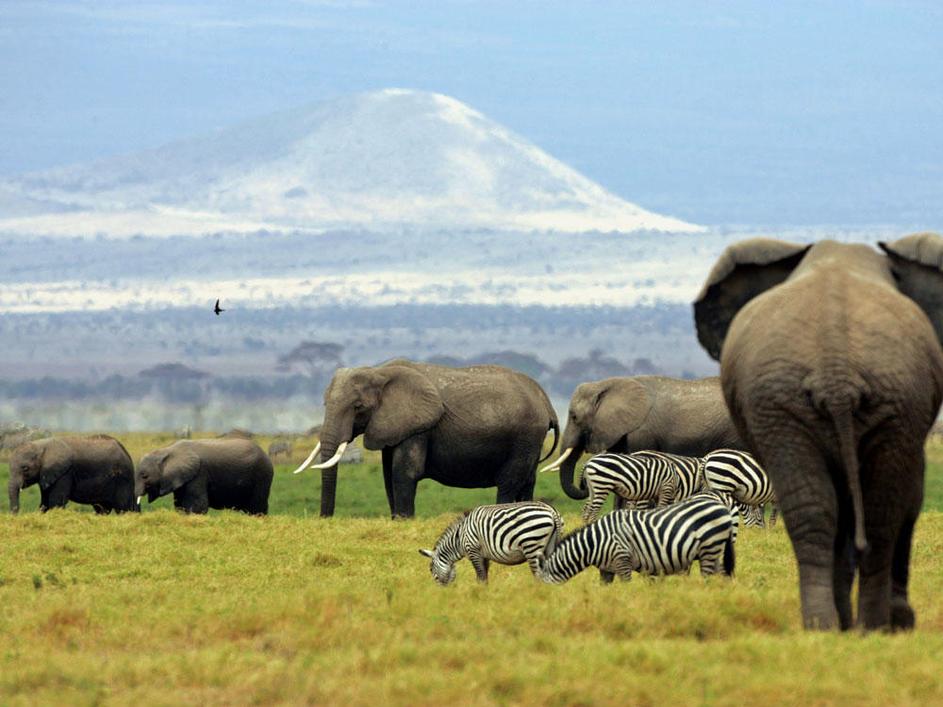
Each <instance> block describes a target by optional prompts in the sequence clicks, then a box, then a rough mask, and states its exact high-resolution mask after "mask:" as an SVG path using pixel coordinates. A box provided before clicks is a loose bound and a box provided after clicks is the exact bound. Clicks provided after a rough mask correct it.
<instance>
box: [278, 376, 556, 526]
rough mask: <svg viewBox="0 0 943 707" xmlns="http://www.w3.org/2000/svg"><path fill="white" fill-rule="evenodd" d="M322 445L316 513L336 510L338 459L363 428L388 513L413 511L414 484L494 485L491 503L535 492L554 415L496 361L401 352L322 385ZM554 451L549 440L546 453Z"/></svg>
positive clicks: (536, 389)
mask: <svg viewBox="0 0 943 707" xmlns="http://www.w3.org/2000/svg"><path fill="white" fill-rule="evenodd" d="M324 405H325V417H324V424H323V425H322V428H321V442H319V443H318V445H317V446H316V447H315V448H314V451H312V452H311V454H310V455H309V456H308V458H307V459H306V460H305V461H304V462H303V463H302V464H301V466H299V467H298V468H297V469H296V470H295V473H296V474H297V473H299V472H301V471H303V470H304V469H305V468H306V467H307V466H308V465H309V464H310V463H311V462H312V460H313V459H314V458H315V456H316V455H317V454H318V452H319V451H320V453H321V459H322V460H323V461H322V462H321V463H320V464H317V465H315V466H314V467H312V468H316V469H321V470H322V471H321V480H322V486H321V515H322V516H331V515H333V514H334V498H335V492H336V488H337V463H338V461H339V460H340V459H341V457H342V456H343V453H344V450H345V449H346V448H347V445H348V444H349V443H350V442H351V441H353V440H354V438H356V437H358V436H359V435H363V436H364V446H365V447H366V448H367V449H373V450H382V459H383V481H384V484H385V486H386V497H387V501H388V502H389V506H390V513H391V514H392V516H393V517H394V518H397V517H411V516H413V515H414V514H415V501H416V485H417V483H418V482H419V481H420V479H434V480H436V481H438V482H439V483H441V484H444V485H446V486H457V487H461V488H486V487H490V486H497V501H496V502H497V503H511V502H514V501H529V500H531V499H532V498H533V494H534V482H535V480H536V467H537V464H538V463H539V462H540V461H543V459H539V457H540V451H541V448H542V447H543V443H544V439H545V438H546V436H547V432H548V430H552V431H553V435H554V439H553V447H554V448H556V444H557V438H558V436H559V429H560V428H559V424H558V422H557V416H556V413H555V412H554V410H553V407H552V406H551V404H550V400H549V399H548V398H547V395H546V393H544V391H543V389H542V388H541V387H540V386H539V385H538V384H537V382H536V381H534V380H533V379H531V378H529V377H528V376H526V375H524V374H523V373H518V372H517V371H513V370H511V369H509V368H504V367H502V366H490V365H489V366H471V367H468V368H452V367H448V366H439V365H434V364H427V363H416V362H413V361H409V360H406V359H394V360H392V361H389V362H387V363H384V364H381V365H379V366H373V367H369V366H368V367H363V368H341V369H338V370H337V371H336V373H335V374H334V377H333V379H332V380H331V383H330V385H329V386H328V388H327V390H326V391H325V393H324ZM552 453H553V449H551V451H550V452H549V454H552Z"/></svg>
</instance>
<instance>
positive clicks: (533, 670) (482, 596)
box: [0, 450, 943, 705]
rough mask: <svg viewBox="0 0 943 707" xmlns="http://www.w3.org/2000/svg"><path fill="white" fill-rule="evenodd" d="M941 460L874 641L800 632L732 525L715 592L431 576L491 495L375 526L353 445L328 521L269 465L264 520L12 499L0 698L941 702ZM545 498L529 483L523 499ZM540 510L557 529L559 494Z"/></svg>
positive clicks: (3, 518)
mask: <svg viewBox="0 0 943 707" xmlns="http://www.w3.org/2000/svg"><path fill="white" fill-rule="evenodd" d="M137 456H138V455H135V458H137ZM938 456H939V453H938V451H936V450H931V454H930V459H931V464H930V469H929V470H928V483H927V507H928V508H930V509H933V510H930V511H928V512H927V513H925V514H924V515H923V516H922V517H921V520H920V522H919V524H918V528H917V536H916V539H915V546H914V555H913V572H912V580H911V596H912V602H913V604H914V607H915V609H916V612H917V620H918V628H917V630H916V631H915V632H914V633H912V634H907V635H893V636H892V635H868V636H862V635H860V634H858V633H851V634H846V635H839V634H828V635H822V634H809V633H804V632H803V631H801V630H800V627H799V608H798V591H797V586H796V572H795V566H794V564H795V563H794V560H793V557H792V553H791V550H790V548H789V543H788V539H787V537H786V534H785V532H784V531H783V528H782V525H781V524H780V525H779V526H778V527H777V528H775V529H773V530H771V531H762V530H752V529H751V530H745V531H744V532H743V533H742V534H741V540H740V542H739V543H738V546H737V554H738V557H737V560H738V567H737V570H738V571H737V577H736V578H735V579H734V580H733V581H726V580H723V579H720V578H717V579H711V580H708V581H705V580H703V579H701V578H700V577H699V576H698V575H697V574H696V572H695V573H694V574H692V575H691V576H684V577H669V578H665V579H662V580H658V581H650V580H646V579H642V578H636V579H634V580H633V581H632V582H629V583H628V584H625V583H619V582H616V583H614V584H613V585H610V586H603V585H600V584H599V582H598V579H597V576H596V573H595V572H585V573H583V574H582V575H580V576H579V577H577V578H576V579H575V580H573V581H572V582H570V583H568V584H566V585H563V586H560V587H551V586H545V585H540V584H538V583H536V582H534V580H533V579H532V578H531V577H530V575H529V573H528V571H527V569H526V567H523V566H519V567H502V566H495V565H493V566H492V577H491V583H490V584H489V585H488V586H479V585H478V584H477V583H476V582H475V581H474V572H473V571H472V569H471V566H470V565H469V564H468V563H467V562H464V563H463V564H461V565H459V571H458V578H457V580H456V583H455V584H454V585H453V586H451V587H448V588H445V589H443V588H440V587H438V586H436V585H435V583H434V582H433V581H432V578H431V577H430V575H429V571H428V561H427V560H424V559H423V558H421V557H420V556H419V555H418V553H417V552H416V549H417V548H419V547H424V546H425V547H427V546H430V545H431V544H432V543H433V542H434V541H435V538H436V537H437V535H438V534H439V532H440V531H441V530H442V528H443V527H444V526H445V524H446V523H447V522H448V521H449V520H450V519H451V517H452V515H453V514H454V512H455V511H457V510H459V509H461V508H466V507H470V506H472V505H475V504H476V503H479V502H493V500H494V491H493V490H492V489H483V490H480V491H474V490H472V491H469V490H461V489H446V488H444V487H441V486H438V485H436V484H434V483H431V482H425V483H424V484H422V485H421V486H420V491H419V496H418V503H417V507H418V510H419V513H420V518H418V519H416V520H412V521H390V520H389V519H388V518H387V517H386V516H387V508H386V498H385V495H384V493H383V483H382V478H381V476H380V474H379V472H378V469H377V468H376V464H375V462H372V461H371V460H370V458H369V457H368V462H369V463H367V464H365V465H363V466H361V467H360V468H356V469H342V471H341V479H340V484H339V488H340V493H339V496H338V509H337V510H338V517H336V518H333V519H320V518H317V517H315V515H316V512H317V505H318V493H319V489H318V475H317V474H310V475H308V474H305V475H299V476H295V477H292V476H291V475H290V474H289V473H288V472H289V471H290V468H291V467H290V466H288V465H285V466H282V467H280V468H279V470H278V472H277V477H276V480H275V484H274V486H273V498H272V510H273V515H271V516H269V517H267V518H250V517H247V516H244V515H242V514H238V513H230V512H222V513H214V514H211V515H209V516H183V515H179V514H177V513H174V512H172V511H170V510H168V509H167V508H166V504H167V502H166V501H164V500H162V501H161V503H160V504H155V505H158V506H161V508H159V509H158V510H157V511H156V512H150V510H149V512H146V513H144V514H142V515H140V516H138V515H131V514H129V515H124V516H120V517H119V516H106V517H96V516H94V515H92V514H90V513H87V512H84V511H81V510H80V509H79V507H74V506H70V507H69V508H68V509H66V510H57V511H53V512H51V513H48V514H45V515H42V514H38V513H35V512H29V509H32V508H35V505H36V504H38V498H37V497H35V496H33V497H31V498H29V500H26V499H24V509H26V510H27V512H24V513H22V514H21V515H19V516H16V517H14V516H10V515H8V514H0V537H2V538H3V545H2V549H0V606H2V607H3V610H2V611H0V704H3V705H7V704H13V705H16V704H36V703H46V704H135V703H147V704H167V705H177V704H194V705H196V704H227V705H230V704H237V705H238V704H269V703H284V704H299V703H328V704H348V703H350V704H377V703H387V702H390V703H397V704H433V703H434V704H441V703H449V702H452V703H458V704H509V703H525V704H548V705H569V704H613V705H615V704H665V703H680V704H705V703H706V704H732V703H736V702H742V701H744V700H746V701H756V702H770V701H772V702H773V703H785V704H796V705H798V704H803V705H804V704H808V703H813V704H831V703H840V704H852V703H853V704H859V703H860V704H875V705H877V704H882V705H883V704H887V703H891V704H902V703H914V702H922V703H940V702H941V701H943V672H941V671H940V669H939V661H940V658H939V657H940V655H943V604H941V603H940V602H939V601H938V597H939V588H940V586H941V584H943V513H941V512H940V510H941V505H943V504H941V502H943V494H941V492H943V488H941V481H940V479H941V472H943V466H941V465H940V463H939V459H938ZM0 474H3V477H2V478H0V482H3V481H5V474H6V468H5V467H4V468H3V469H2V470H0ZM558 488H559V484H558V479H557V477H556V476H555V475H549V474H548V475H544V476H542V477H541V479H540V485H539V486H538V492H537V494H538V496H543V497H545V498H548V499H551V500H553V501H554V502H557V500H558V499H559V498H560V495H559V491H558ZM31 492H32V490H31ZM33 493H34V492H33ZM557 505H558V506H559V507H560V508H561V509H562V510H563V511H564V513H565V515H566V522H567V527H568V528H570V529H572V528H575V527H577V526H578V524H579V522H578V518H577V516H576V515H575V514H576V512H577V511H578V508H579V503H578V502H576V501H570V500H567V501H566V502H560V503H557ZM151 509H153V507H151ZM306 512H307V515H308V517H304V516H305V513H306Z"/></svg>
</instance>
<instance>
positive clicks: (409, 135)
mask: <svg viewBox="0 0 943 707" xmlns="http://www.w3.org/2000/svg"><path fill="white" fill-rule="evenodd" d="M404 227H409V228H423V229H427V228H429V229H443V230H452V229H469V228H472V229H480V228H490V229H496V230H525V231H531V230H553V231H574V232H578V231H591V230H599V231H626V232H629V231H637V230H654V231H697V230H701V229H700V227H698V226H694V225H692V224H688V223H685V222H683V221H680V220H677V219H673V218H670V217H666V216H660V215H658V214H654V213H651V212H649V211H646V210H644V209H642V208H640V207H638V206H636V205H634V204H631V203H629V202H627V201H624V200H622V199H620V198H619V197H617V196H615V195H614V194H612V193H611V192H608V191H606V190H605V189H604V188H602V187H601V186H599V185H598V184H596V183H595V182H593V181H592V180H590V179H588V178H587V177H585V176H583V175H582V174H580V173H578V172H577V171H575V170H573V169H572V168H570V167H568V166H567V165H565V164H563V163H562V162H560V161H559V160H556V159H554V158H553V157H551V156H550V155H548V154H547V153H546V152H544V151H542V150H541V149H540V148H538V147H536V146H535V145H533V144H532V143H530V142H528V141H527V140H525V139H523V138H521V137H520V136H518V135H516V134H514V133H513V132H511V131H510V130H508V129H506V128H504V127H503V126H501V125H499V124H498V123H496V122H494V121H492V120H490V119H489V118H487V117H486V116H484V115H483V114H481V113H480V112H478V111H476V110H474V109H473V108H470V107H469V106H467V105H465V104H464V103H462V102H461V101H458V100H456V99H454V98H451V97H449V96H444V95H441V94H437V93H429V92H424V91H415V90H408V89H397V88H393V89H385V90H382V91H376V92H372V93H363V94H357V95H353V96H348V97H344V98H340V99H337V100H333V101H326V102H323V103H319V104H316V105H313V106H308V107H305V108H300V109H296V110H292V111H287V112H283V113H279V114H275V115H272V116H268V117H265V118H261V119H257V120H254V121H251V122H248V123H244V124H242V125H238V126H235V127H232V128H225V129H221V130H218V131H217V132H215V133H214V134H211V135H208V136H203V137H198V138H192V139H188V140H183V141H179V142H176V143H172V144H170V145H167V146H165V147H162V148H158V149H156V150H149V151H145V152H141V153H137V154H133V155H127V156H123V157H117V158H112V159H107V160H103V161H99V162H95V163H92V164H87V165H77V166H70V167H63V168H58V169H53V170H48V171H44V172H39V173H33V174H30V175H26V176H25V177H23V178H21V179H19V180H6V181H4V182H0V230H3V231H22V232H31V233H53V234H54V233H63V234H69V235H76V234H78V235H81V234H84V233H102V232H103V233H107V234H111V235H124V234H131V233H145V234H153V235H160V234H164V233H167V234H169V233H206V232H211V231H250V230H251V231H256V230H260V229H273V230H291V229H301V230H326V229H332V228H363V229H368V230H386V229H390V228H396V229H399V228H404Z"/></svg>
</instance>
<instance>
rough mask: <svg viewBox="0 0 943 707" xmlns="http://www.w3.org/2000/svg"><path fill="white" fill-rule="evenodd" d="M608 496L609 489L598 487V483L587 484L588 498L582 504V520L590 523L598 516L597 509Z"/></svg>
mask: <svg viewBox="0 0 943 707" xmlns="http://www.w3.org/2000/svg"><path fill="white" fill-rule="evenodd" d="M608 497H609V490H608V489H603V488H600V487H599V484H596V485H592V484H590V485H589V500H588V501H586V504H585V505H584V506H583V522H584V523H592V522H593V521H595V520H596V519H597V518H598V517H599V509H600V508H602V505H603V504H604V503H605V502H606V499H607V498H608Z"/></svg>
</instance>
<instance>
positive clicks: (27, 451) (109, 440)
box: [8, 435, 140, 513]
mask: <svg viewBox="0 0 943 707" xmlns="http://www.w3.org/2000/svg"><path fill="white" fill-rule="evenodd" d="M36 483H38V484H39V492H40V499H41V500H40V510H42V511H47V510H49V509H50V508H56V507H61V506H65V505H66V503H67V502H69V501H74V502H76V503H88V504H91V505H92V506H93V507H94V508H95V512H96V513H109V512H111V511H116V512H118V513H121V512H124V511H138V510H140V508H139V506H138V505H137V502H136V501H135V498H134V463H133V462H132V461H131V457H130V455H129V454H128V452H127V450H126V449H125V448H124V447H123V446H122V445H121V442H119V441H118V440H116V439H114V438H113V437H108V436H107V435H94V436H91V437H49V438H46V439H38V440H35V441H33V442H26V443H25V444H21V445H20V446H18V447H17V448H16V449H14V450H13V455H12V456H11V458H10V483H9V486H8V491H9V494H10V511H11V512H12V513H17V512H19V510H20V489H23V488H27V487H29V486H32V485H33V484H36Z"/></svg>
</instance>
